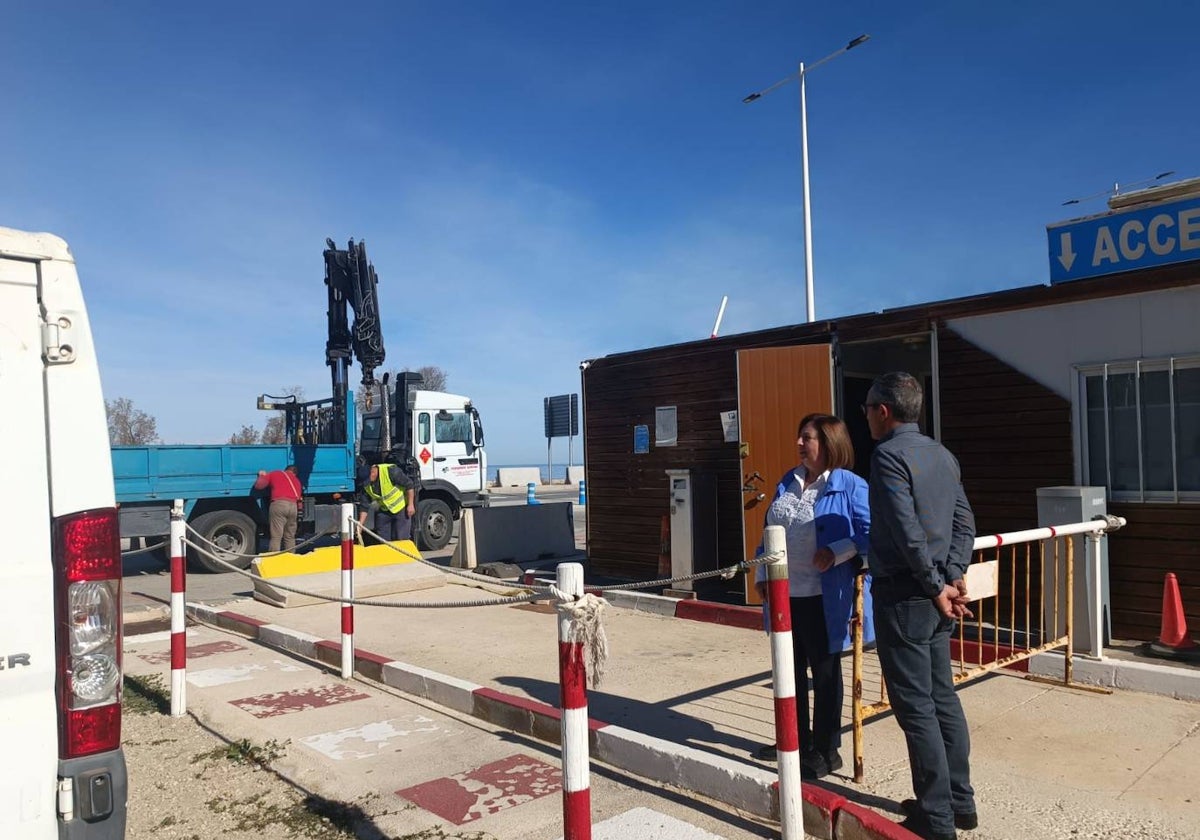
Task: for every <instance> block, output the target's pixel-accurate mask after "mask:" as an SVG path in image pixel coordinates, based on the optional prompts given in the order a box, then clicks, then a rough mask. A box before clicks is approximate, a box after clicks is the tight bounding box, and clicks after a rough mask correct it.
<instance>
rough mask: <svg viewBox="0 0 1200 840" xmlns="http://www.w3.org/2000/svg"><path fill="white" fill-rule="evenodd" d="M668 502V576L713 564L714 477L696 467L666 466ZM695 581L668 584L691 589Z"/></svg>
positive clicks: (711, 568)
mask: <svg viewBox="0 0 1200 840" xmlns="http://www.w3.org/2000/svg"><path fill="white" fill-rule="evenodd" d="M667 484H668V485H669V487H670V492H671V496H670V504H671V577H673V578H677V577H682V576H684V575H691V574H695V573H697V572H712V571H716V568H717V477H716V476H715V475H713V474H712V473H706V472H700V471H698V470H667ZM695 583H696V581H681V582H678V583H674V584H672V586H673V587H674V588H675V589H691V590H695V588H696V587H695V586H694V584H695Z"/></svg>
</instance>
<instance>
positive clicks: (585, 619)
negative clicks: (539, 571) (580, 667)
mask: <svg viewBox="0 0 1200 840" xmlns="http://www.w3.org/2000/svg"><path fill="white" fill-rule="evenodd" d="M550 594H551V595H553V596H554V597H555V599H556V602H555V604H554V608H555V609H556V610H558V613H559V615H560V616H566V617H567V619H568V624H569V629H568V631H567V641H568V642H569V643H571V644H572V645H574V644H578V645H579V646H580V647H581V648H582V649H583V663H584V668H585V670H586V672H587V681H588V685H589V686H591V687H592V688H595V687H596V686H598V685H599V684H600V680H601V679H603V677H604V665H605V662H606V661H607V659H608V637H607V636H606V635H605V633H604V621H603V613H604V609H605V607H607V606H608V602H607V601H605V600H604V599H603V598H599V597H597V596H595V595H593V594H591V593H586V594H584V595H580V596H579V597H578V598H577V597H575V596H574V595H568V594H567V593H565V592H563V591H562V590H561V589H559V588H558V587H557V586H555V585H554V584H550Z"/></svg>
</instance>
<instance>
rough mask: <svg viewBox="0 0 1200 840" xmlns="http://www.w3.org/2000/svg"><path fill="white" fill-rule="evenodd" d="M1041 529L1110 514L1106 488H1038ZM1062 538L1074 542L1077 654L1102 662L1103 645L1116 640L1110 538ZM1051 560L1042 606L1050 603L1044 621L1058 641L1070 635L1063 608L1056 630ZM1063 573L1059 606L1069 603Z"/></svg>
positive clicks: (1074, 621)
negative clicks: (1052, 606) (1065, 595)
mask: <svg viewBox="0 0 1200 840" xmlns="http://www.w3.org/2000/svg"><path fill="white" fill-rule="evenodd" d="M1037 506H1038V525H1039V526H1041V527H1046V526H1053V525H1070V524H1072V523H1076V522H1090V521H1091V520H1093V519H1095V518H1096V517H1097V516H1103V515H1105V514H1107V513H1108V503H1107V501H1106V497H1105V488H1103V487H1039V488H1038V491H1037ZM1062 539H1069V540H1074V543H1075V548H1074V556H1075V568H1074V575H1075V587H1074V598H1075V611H1074V613H1075V614H1074V616H1073V617H1072V623H1071V632H1072V634H1073V636H1074V646H1073V647H1074V650H1075V651H1076V652H1077V653H1085V654H1088V655H1089V656H1094V657H1097V658H1099V657H1100V656H1101V655H1102V654H1103V652H1104V645H1105V644H1107V643H1108V642H1109V640H1110V639H1111V638H1112V619H1111V606H1110V604H1111V600H1110V595H1109V585H1108V537H1107V536H1105V535H1101V536H1100V538H1099V539H1092V538H1090V537H1089V536H1088V535H1087V534H1077V535H1075V536H1072V537H1063V538H1062ZM1051 557H1052V555H1048V556H1047V563H1046V568H1045V572H1044V573H1043V575H1042V587H1043V589H1042V591H1043V592H1044V593H1045V595H1044V596H1043V603H1045V604H1047V611H1046V614H1045V615H1044V616H1043V621H1044V622H1045V627H1046V632H1047V634H1048V636H1049V634H1053V635H1054V636H1059V635H1062V634H1063V633H1065V632H1066V622H1065V616H1064V615H1063V614H1062V613H1063V610H1062V608H1061V607H1060V609H1059V615H1058V626H1057V627H1054V626H1053V624H1054V615H1053V614H1052V613H1051V612H1050V609H1049V607H1050V605H1051V600H1050V599H1051V598H1052V594H1051V593H1053V591H1054V589H1053V587H1054V568H1053V563H1052V562H1051V561H1050V558H1051ZM1064 564H1065V554H1064V555H1063V559H1060V567H1061V569H1063V570H1065V565H1064ZM1064 576H1065V571H1060V577H1059V584H1058V585H1059V592H1060V596H1059V602H1060V604H1062V603H1065V601H1064V599H1063V596H1062V594H1061V593H1062V587H1063V586H1065V585H1066V581H1065V577H1064Z"/></svg>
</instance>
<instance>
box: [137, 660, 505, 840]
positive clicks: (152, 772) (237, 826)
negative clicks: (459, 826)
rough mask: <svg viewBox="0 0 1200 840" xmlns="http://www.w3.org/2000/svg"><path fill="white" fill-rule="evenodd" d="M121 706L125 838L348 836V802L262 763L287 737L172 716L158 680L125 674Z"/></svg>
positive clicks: (434, 839) (333, 839)
mask: <svg viewBox="0 0 1200 840" xmlns="http://www.w3.org/2000/svg"><path fill="white" fill-rule="evenodd" d="M123 707H124V714H123V718H122V721H121V725H122V741H123V744H124V747H125V761H126V763H127V765H128V768H129V806H128V823H127V825H126V832H125V834H126V837H128V838H131V840H209V838H212V837H223V838H230V840H252V839H253V840H293V838H315V839H316V840H346V839H347V838H353V837H355V836H356V835H355V834H354V832H353V830H352V827H353V825H354V824H355V822H356V819H355V817H356V813H355V810H354V809H353V808H348V807H346V806H344V805H342V804H341V803H336V802H331V801H329V800H326V799H322V798H321V797H317V796H312V795H310V794H308V793H307V792H306V791H303V790H299V789H297V788H296V787H295V786H293V785H292V784H291V783H290V782H289V781H288V780H287V779H286V778H284V777H283V776H281V775H279V774H278V773H276V772H275V771H273V770H271V769H270V764H271V762H272V761H273V760H274V759H275V758H278V757H279V756H281V755H282V754H284V753H285V752H286V750H287V749H288V748H289V745H288V744H277V743H274V742H270V743H266V744H253V743H250V742H248V741H240V742H234V743H230V742H229V741H227V740H226V739H224V738H222V737H220V736H219V735H218V734H216V733H214V732H212V731H210V730H209V729H207V728H206V727H205V726H204V724H203V723H202V722H200V721H198V720H197V719H196V718H194V717H192V716H191V715H185V716H184V717H181V718H172V717H171V716H170V714H169V712H170V705H169V703H168V701H167V699H166V692H165V691H164V689H163V687H162V684H161V682H160V681H151V680H135V679H132V678H129V679H127V680H126V683H125V693H124V703H123ZM450 836H454V837H458V836H460V835H450ZM443 837H448V835H444V834H440V833H435V834H433V835H428V834H422V835H419V837H413V838H408V840H426V838H428V840H439V839H440V838H443ZM472 837H480V840H482V837H481V836H480V835H472ZM464 838H465V836H464Z"/></svg>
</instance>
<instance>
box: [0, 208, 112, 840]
mask: <svg viewBox="0 0 1200 840" xmlns="http://www.w3.org/2000/svg"><path fill="white" fill-rule="evenodd" d="M0 403H2V404H4V405H6V406H10V407H11V409H12V410H10V411H8V412H7V413H6V417H5V427H4V431H5V434H4V435H3V437H2V438H0V463H2V464H4V482H3V484H2V485H0V533H3V534H4V539H5V551H4V559H3V562H0V592H3V593H4V608H3V609H0V743H2V744H3V745H4V755H5V762H4V771H3V773H0V803H2V807H0V837H4V838H21V840H61V839H62V838H67V840H120V838H123V837H124V836H125V802H126V796H127V787H128V784H127V779H126V771H125V756H124V753H123V751H122V749H121V556H120V539H119V536H118V529H117V509H116V505H115V501H114V498H113V478H112V469H111V466H110V462H109V450H108V425H107V422H106V420H105V414H104V397H103V395H102V393H101V389H100V370H99V366H98V364H97V362H96V353H95V349H94V347H93V343H92V334H91V328H90V326H89V323H88V314H87V308H86V307H85V306H84V301H83V295H82V293H81V291H80V286H79V280H78V277H77V276H76V273H75V260H74V258H73V257H72V256H71V252H70V250H69V249H68V248H67V244H66V243H65V242H63V240H61V239H59V238H58V237H56V236H51V235H49V234H44V233H25V232H22V231H17V230H11V229H9V228H0Z"/></svg>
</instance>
